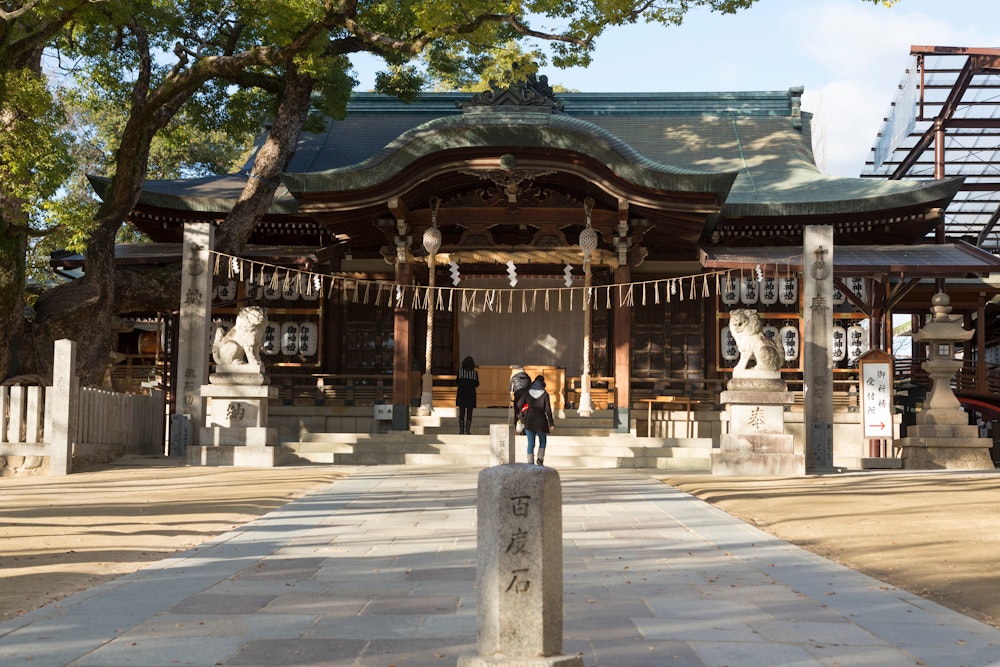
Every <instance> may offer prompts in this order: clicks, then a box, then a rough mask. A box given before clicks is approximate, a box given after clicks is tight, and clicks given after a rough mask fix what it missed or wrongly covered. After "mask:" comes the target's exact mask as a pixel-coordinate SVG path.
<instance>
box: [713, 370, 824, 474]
mask: <svg viewBox="0 0 1000 667" xmlns="http://www.w3.org/2000/svg"><path fill="white" fill-rule="evenodd" d="M720 400H721V402H722V403H723V405H725V406H726V413H727V415H728V417H729V432H728V433H726V434H724V435H723V436H722V438H721V439H720V442H719V451H718V452H713V453H712V474H713V475H802V474H805V471H806V464H805V456H804V455H803V454H795V453H794V445H793V436H792V435H791V434H786V433H785V406H786V405H791V403H792V402H793V400H794V397H793V396H792V394H791V393H790V392H789V391H787V388H786V387H785V382H784V380H782V379H781V376H780V373H779V372H778V371H753V370H749V371H743V372H742V373H741V377H739V378H733V380H731V381H730V382H729V385H728V389H727V390H726V391H724V392H722V395H721V397H720Z"/></svg>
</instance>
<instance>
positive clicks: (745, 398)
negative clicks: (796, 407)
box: [719, 389, 795, 405]
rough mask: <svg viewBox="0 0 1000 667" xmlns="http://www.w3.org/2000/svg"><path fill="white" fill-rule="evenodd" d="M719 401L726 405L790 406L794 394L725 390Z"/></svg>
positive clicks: (756, 390) (793, 399) (757, 390)
mask: <svg viewBox="0 0 1000 667" xmlns="http://www.w3.org/2000/svg"><path fill="white" fill-rule="evenodd" d="M719 401H720V402H722V403H723V404H726V405H729V404H733V405H792V404H793V403H795V394H793V393H792V392H790V391H784V390H782V391H770V390H763V389H727V390H726V391H723V392H722V393H720V394H719Z"/></svg>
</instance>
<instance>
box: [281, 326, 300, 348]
mask: <svg viewBox="0 0 1000 667" xmlns="http://www.w3.org/2000/svg"><path fill="white" fill-rule="evenodd" d="M280 331H281V337H280V341H281V353H282V354H284V355H289V356H290V355H293V354H298V351H299V323H298V322H284V323H283V324H282V325H281V328H280Z"/></svg>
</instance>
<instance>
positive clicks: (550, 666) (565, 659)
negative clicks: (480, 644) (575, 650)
mask: <svg viewBox="0 0 1000 667" xmlns="http://www.w3.org/2000/svg"><path fill="white" fill-rule="evenodd" d="M458 667H583V660H582V659H580V656H578V655H552V656H548V657H546V658H517V657H496V656H493V657H489V658H483V657H479V656H476V657H474V658H459V659H458Z"/></svg>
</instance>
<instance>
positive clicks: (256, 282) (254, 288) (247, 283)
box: [243, 275, 264, 301]
mask: <svg viewBox="0 0 1000 667" xmlns="http://www.w3.org/2000/svg"><path fill="white" fill-rule="evenodd" d="M261 279H262V278H261V276H259V275H258V276H257V277H255V278H247V279H246V280H244V281H243V291H244V292H246V295H247V299H249V300H250V301H258V300H260V299H262V298H263V297H264V287H263V286H262V285H261V284H260V281H261Z"/></svg>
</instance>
